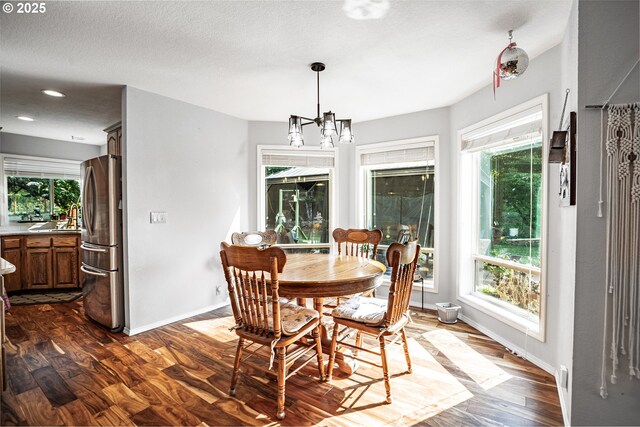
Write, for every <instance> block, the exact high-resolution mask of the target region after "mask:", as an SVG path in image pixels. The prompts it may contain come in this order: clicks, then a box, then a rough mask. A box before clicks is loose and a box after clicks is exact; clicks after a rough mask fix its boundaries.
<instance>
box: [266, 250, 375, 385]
mask: <svg viewBox="0 0 640 427" xmlns="http://www.w3.org/2000/svg"><path fill="white" fill-rule="evenodd" d="M386 270H387V267H386V266H385V265H384V264H382V263H380V262H378V261H375V260H371V259H367V258H362V257H355V256H347V255H329V254H287V263H286V264H285V266H284V270H283V272H282V273H280V274H279V275H278V283H279V289H278V290H279V294H280V296H283V297H287V298H297V299H298V303H299V304H301V305H304V304H305V303H306V299H307V298H312V299H313V303H314V308H315V309H316V310H317V311H318V313H320V324H321V325H322V328H321V334H322V337H321V338H322V347H323V351H324V352H325V353H326V354H328V352H329V349H330V348H331V339H330V337H329V333H328V331H327V327H326V323H324V322H323V321H322V308H323V305H324V298H325V297H348V296H350V295H354V294H358V293H361V292H366V291H369V290H372V289H375V288H376V287H378V286H379V285H380V284H381V283H382V275H383V274H384V272H385V271H386ZM336 356H337V358H336V363H337V364H338V369H339V370H340V371H341V372H344V373H345V374H347V375H351V374H352V373H353V371H354V369H355V365H354V363H352V362H351V361H348V360H345V356H344V355H342V354H337V355H336Z"/></svg>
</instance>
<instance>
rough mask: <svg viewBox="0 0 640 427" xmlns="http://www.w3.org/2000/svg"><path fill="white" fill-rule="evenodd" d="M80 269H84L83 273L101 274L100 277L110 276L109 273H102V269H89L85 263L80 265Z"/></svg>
mask: <svg viewBox="0 0 640 427" xmlns="http://www.w3.org/2000/svg"><path fill="white" fill-rule="evenodd" d="M80 270H82V272H83V273H85V274H89V275H91V276H99V277H107V276H109V275H108V274H107V273H102V272H100V271H94V270H93V269H91V270H89V269H88V268H87V267H85V265H84V264H83V265H81V266H80Z"/></svg>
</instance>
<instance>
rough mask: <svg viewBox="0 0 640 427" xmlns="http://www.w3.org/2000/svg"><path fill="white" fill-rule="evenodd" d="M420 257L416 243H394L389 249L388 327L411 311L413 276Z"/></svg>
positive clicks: (386, 321) (386, 318) (386, 316)
mask: <svg viewBox="0 0 640 427" xmlns="http://www.w3.org/2000/svg"><path fill="white" fill-rule="evenodd" d="M419 257H420V245H418V244H417V242H415V241H414V242H408V243H406V244H404V245H402V244H400V243H392V244H391V246H389V249H387V264H388V265H389V266H391V284H390V286H389V299H388V303H387V313H386V315H385V324H386V326H391V325H394V324H396V323H397V322H398V321H399V320H400V319H401V318H402V316H404V315H405V313H406V312H407V310H408V309H409V302H410V300H411V291H412V289H413V275H414V273H415V271H416V266H417V264H418V258H419Z"/></svg>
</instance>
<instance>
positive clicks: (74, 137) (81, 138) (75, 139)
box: [71, 135, 84, 141]
mask: <svg viewBox="0 0 640 427" xmlns="http://www.w3.org/2000/svg"><path fill="white" fill-rule="evenodd" d="M71 139H73V140H74V141H84V138H83V137H81V136H74V135H71Z"/></svg>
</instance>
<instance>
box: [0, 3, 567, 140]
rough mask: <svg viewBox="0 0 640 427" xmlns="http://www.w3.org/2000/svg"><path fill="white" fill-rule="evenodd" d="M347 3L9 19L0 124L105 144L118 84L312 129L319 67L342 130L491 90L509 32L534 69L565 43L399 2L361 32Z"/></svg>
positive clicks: (551, 33) (324, 98)
mask: <svg viewBox="0 0 640 427" xmlns="http://www.w3.org/2000/svg"><path fill="white" fill-rule="evenodd" d="M343 3H344V2H343V1H342V0H340V1H210V2H191V1H187V2H185V1H183V2H171V1H166V2H164V1H163V2H160V1H156V2H151V1H149V2H137V1H136V2H118V1H79V2H51V1H49V2H47V3H46V7H47V10H46V13H44V14H41V15H18V14H15V13H12V14H6V13H2V14H0V24H1V25H0V43H1V45H0V48H1V53H2V57H1V60H0V61H1V62H0V72H1V82H0V83H1V89H2V92H1V96H2V100H1V105H0V107H1V110H0V126H4V131H6V132H14V133H21V134H30V135H36V136H45V137H50V138H56V139H65V140H69V139H70V136H71V135H79V136H84V137H86V138H87V139H86V141H85V142H88V143H103V141H104V134H102V133H101V129H102V128H103V127H105V126H107V125H109V124H111V123H112V122H113V121H117V118H118V117H119V116H120V100H119V95H120V92H119V87H118V86H120V85H131V86H134V87H137V88H140V89H143V90H147V91H150V92H155V93H158V94H161V95H165V96H168V97H171V98H175V99H179V100H183V101H186V102H190V103H193V104H196V105H201V106H204V107H208V108H211V109H214V110H217V111H221V112H224V113H227V114H230V115H233V116H237V117H240V118H244V119H248V120H269V121H285V120H286V119H287V118H288V116H289V115H290V114H299V115H305V116H311V117H312V116H315V104H316V100H315V91H316V88H315V74H314V73H312V72H311V71H310V70H309V68H308V65H309V64H310V63H311V62H314V61H321V62H324V63H325V64H326V65H327V69H326V70H325V71H324V72H322V73H321V75H320V91H321V94H320V101H321V104H322V110H328V109H331V110H333V111H334V112H336V113H337V116H339V117H341V118H346V117H350V118H353V119H354V121H356V122H357V121H363V120H370V119H375V118H380V117H388V116H392V115H397V114H402V113H408V112H413V111H420V110H425V109H430V108H437V107H442V106H448V105H451V104H453V103H455V102H457V101H458V100H460V99H462V98H464V97H465V96H468V95H469V94H471V93H473V92H474V91H476V90H478V89H480V88H481V87H483V86H485V85H488V84H490V82H491V72H492V67H494V63H495V58H496V56H497V54H498V52H500V50H501V49H502V48H504V47H505V46H506V44H507V34H506V31H507V30H508V29H511V28H513V29H514V30H515V31H514V40H515V41H516V42H517V43H518V46H520V47H522V48H524V49H525V50H526V51H527V52H528V53H529V56H530V58H534V57H535V56H537V55H539V54H540V53H542V52H544V51H545V50H547V49H549V48H551V47H553V46H555V45H556V44H558V43H559V42H560V41H561V39H562V35H563V33H564V30H565V26H566V23H567V19H568V15H569V9H570V7H571V0H548V1H540V0H537V1H506V0H504V1H478V0H472V1H424V0H421V1H417V0H416V1H392V2H391V5H390V8H389V10H388V12H387V13H386V15H385V16H384V17H382V18H381V19H377V20H354V19H350V18H348V17H346V16H345V14H344V12H343V10H342V6H343ZM524 78H526V75H525V77H524ZM43 88H54V89H58V90H62V91H63V92H65V93H67V95H68V96H67V97H66V98H63V99H53V98H48V97H45V96H43V95H42V94H40V92H39V91H40V89H43ZM21 114H24V115H31V116H34V118H36V119H37V121H36V122H33V123H26V122H24V123H23V122H20V121H19V120H17V119H16V118H15V116H16V115H21ZM114 119H116V120H114Z"/></svg>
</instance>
